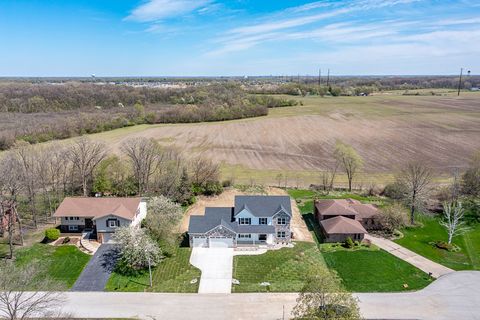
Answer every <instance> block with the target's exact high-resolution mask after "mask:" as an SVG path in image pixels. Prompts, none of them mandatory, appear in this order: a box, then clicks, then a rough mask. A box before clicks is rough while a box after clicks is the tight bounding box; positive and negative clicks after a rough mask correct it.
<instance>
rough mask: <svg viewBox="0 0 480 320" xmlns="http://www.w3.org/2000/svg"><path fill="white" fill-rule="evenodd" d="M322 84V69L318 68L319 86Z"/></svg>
mask: <svg viewBox="0 0 480 320" xmlns="http://www.w3.org/2000/svg"><path fill="white" fill-rule="evenodd" d="M321 85H322V69H318V86H319V87H320V86H321Z"/></svg>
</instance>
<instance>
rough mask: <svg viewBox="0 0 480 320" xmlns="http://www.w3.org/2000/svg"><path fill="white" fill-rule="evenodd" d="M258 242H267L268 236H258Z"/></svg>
mask: <svg viewBox="0 0 480 320" xmlns="http://www.w3.org/2000/svg"><path fill="white" fill-rule="evenodd" d="M258 241H262V242H265V241H267V235H266V234H259V235H258Z"/></svg>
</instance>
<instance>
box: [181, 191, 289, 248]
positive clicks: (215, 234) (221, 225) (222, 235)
mask: <svg viewBox="0 0 480 320" xmlns="http://www.w3.org/2000/svg"><path fill="white" fill-rule="evenodd" d="M291 219H292V208H291V203H290V197H289V196H236V197H235V204H234V206H233V207H218V208H214V207H207V208H205V215H203V216H200V215H197V216H196V215H193V216H191V217H190V224H189V227H188V234H189V238H190V246H191V247H237V246H242V245H245V246H252V245H266V246H273V245H275V244H279V243H288V242H290V239H291V236H292V235H291V231H290V220H291Z"/></svg>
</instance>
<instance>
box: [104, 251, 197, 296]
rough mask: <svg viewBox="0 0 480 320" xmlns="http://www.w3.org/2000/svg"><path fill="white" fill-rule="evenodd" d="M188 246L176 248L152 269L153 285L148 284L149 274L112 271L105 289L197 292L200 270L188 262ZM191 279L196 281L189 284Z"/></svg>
mask: <svg viewBox="0 0 480 320" xmlns="http://www.w3.org/2000/svg"><path fill="white" fill-rule="evenodd" d="M191 251H192V250H191V249H190V248H177V249H176V250H175V251H174V252H173V254H172V256H170V257H167V258H165V259H164V260H162V261H161V262H160V264H159V265H158V266H157V267H156V268H154V269H153V276H152V278H153V287H152V288H150V285H149V274H148V270H147V272H144V273H142V274H140V275H137V276H124V275H121V274H118V273H116V272H114V273H112V275H111V277H110V279H109V280H108V282H107V285H106V290H107V291H153V292H197V291H198V284H199V282H200V274H201V272H200V270H199V269H197V268H195V267H194V266H192V265H191V264H190V254H191ZM192 279H197V280H198V281H197V283H195V284H191V283H190V281H191V280H192Z"/></svg>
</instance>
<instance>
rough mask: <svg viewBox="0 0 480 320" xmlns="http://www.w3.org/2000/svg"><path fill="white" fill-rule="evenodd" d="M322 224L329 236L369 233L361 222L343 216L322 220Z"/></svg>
mask: <svg viewBox="0 0 480 320" xmlns="http://www.w3.org/2000/svg"><path fill="white" fill-rule="evenodd" d="M320 224H321V226H322V228H323V230H325V232H326V233H327V234H337V233H338V234H354V233H367V230H365V228H364V227H363V226H362V225H361V223H360V222H358V221H356V220H353V219H350V218H346V217H342V216H338V217H334V218H330V219H326V220H322V221H320Z"/></svg>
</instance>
